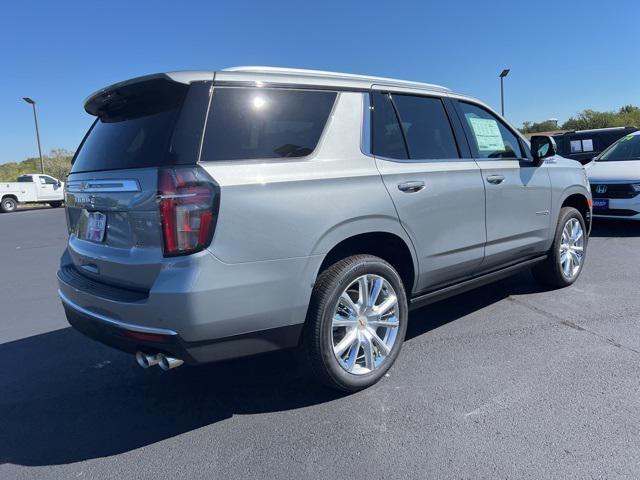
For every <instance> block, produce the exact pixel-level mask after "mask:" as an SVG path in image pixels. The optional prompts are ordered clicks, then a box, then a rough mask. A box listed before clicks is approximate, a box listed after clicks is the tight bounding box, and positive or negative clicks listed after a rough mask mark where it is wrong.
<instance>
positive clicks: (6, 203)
mask: <svg viewBox="0 0 640 480" xmlns="http://www.w3.org/2000/svg"><path fill="white" fill-rule="evenodd" d="M0 207H2V208H0V209H1V210H2V211H3V212H5V213H9V212H13V211H14V210H15V209H16V208H17V207H18V202H16V201H15V200H14V199H13V198H11V197H7V198H3V199H2V203H1V204H0Z"/></svg>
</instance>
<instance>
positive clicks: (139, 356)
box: [136, 352, 161, 368]
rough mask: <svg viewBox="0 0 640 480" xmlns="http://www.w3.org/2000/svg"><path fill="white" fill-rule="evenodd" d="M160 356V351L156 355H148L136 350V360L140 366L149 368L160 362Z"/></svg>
mask: <svg viewBox="0 0 640 480" xmlns="http://www.w3.org/2000/svg"><path fill="white" fill-rule="evenodd" d="M160 356H161V354H160V353H158V354H156V355H148V354H146V353H142V352H136V362H138V365H140V366H141V367H142V368H149V367H153V366H154V365H158V364H159V363H160V360H161V358H160Z"/></svg>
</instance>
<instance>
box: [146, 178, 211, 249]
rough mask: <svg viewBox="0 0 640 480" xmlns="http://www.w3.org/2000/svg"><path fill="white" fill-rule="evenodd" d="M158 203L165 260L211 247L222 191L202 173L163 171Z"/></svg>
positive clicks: (159, 182) (159, 181)
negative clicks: (168, 257) (219, 192)
mask: <svg viewBox="0 0 640 480" xmlns="http://www.w3.org/2000/svg"><path fill="white" fill-rule="evenodd" d="M158 199H159V202H160V218H161V220H162V235H163V238H164V255H165V256H173V255H185V254H188V253H194V252H197V251H200V250H203V249H204V248H206V247H207V246H209V243H211V238H212V237H213V230H214V227H215V223H216V222H215V220H216V219H215V216H216V214H217V211H216V209H217V206H218V188H217V185H216V184H215V183H214V182H213V181H212V180H211V178H209V176H208V175H207V174H206V173H205V172H204V171H203V170H202V169H200V168H197V167H192V168H165V169H161V170H160V171H159V172H158Z"/></svg>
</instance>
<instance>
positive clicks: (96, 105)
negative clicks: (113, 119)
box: [84, 71, 214, 116]
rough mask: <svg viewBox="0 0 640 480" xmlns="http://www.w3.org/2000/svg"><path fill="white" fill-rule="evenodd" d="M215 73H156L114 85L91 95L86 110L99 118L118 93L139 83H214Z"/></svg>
mask: <svg viewBox="0 0 640 480" xmlns="http://www.w3.org/2000/svg"><path fill="white" fill-rule="evenodd" d="M213 76H214V72H213V71H211V72H206V71H185V72H168V73H154V74H151V75H144V76H142V77H135V78H132V79H129V80H125V81H123V82H118V83H114V84H113V85H109V86H108V87H105V88H101V89H100V90H98V91H97V92H94V93H92V94H91V95H89V96H88V97H87V98H86V99H85V101H84V109H85V110H86V112H87V113H88V114H90V115H94V116H97V115H98V113H99V112H100V109H101V108H102V107H103V106H104V105H106V104H108V103H109V102H111V101H113V100H114V99H116V98H117V97H118V91H119V90H122V89H123V88H125V87H130V86H132V85H136V84H139V83H145V82H150V81H151V82H152V81H155V80H166V81H169V82H176V83H182V84H185V85H188V84H190V83H192V82H196V81H207V80H211V81H213Z"/></svg>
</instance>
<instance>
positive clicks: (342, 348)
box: [333, 328, 358, 357]
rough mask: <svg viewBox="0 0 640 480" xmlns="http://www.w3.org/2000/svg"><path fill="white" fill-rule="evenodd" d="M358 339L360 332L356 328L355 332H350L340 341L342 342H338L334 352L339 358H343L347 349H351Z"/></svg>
mask: <svg viewBox="0 0 640 480" xmlns="http://www.w3.org/2000/svg"><path fill="white" fill-rule="evenodd" d="M357 338H358V330H357V329H355V328H354V329H353V330H349V331H348V332H347V334H346V335H345V336H344V337H343V338H342V340H340V342H338V344H337V345H335V346H334V347H333V352H334V353H335V354H336V355H337V356H338V357H339V356H341V355H342V354H343V353H344V352H346V351H347V348H349V347H350V346H351V344H353V342H354V341H355V340H357Z"/></svg>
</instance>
